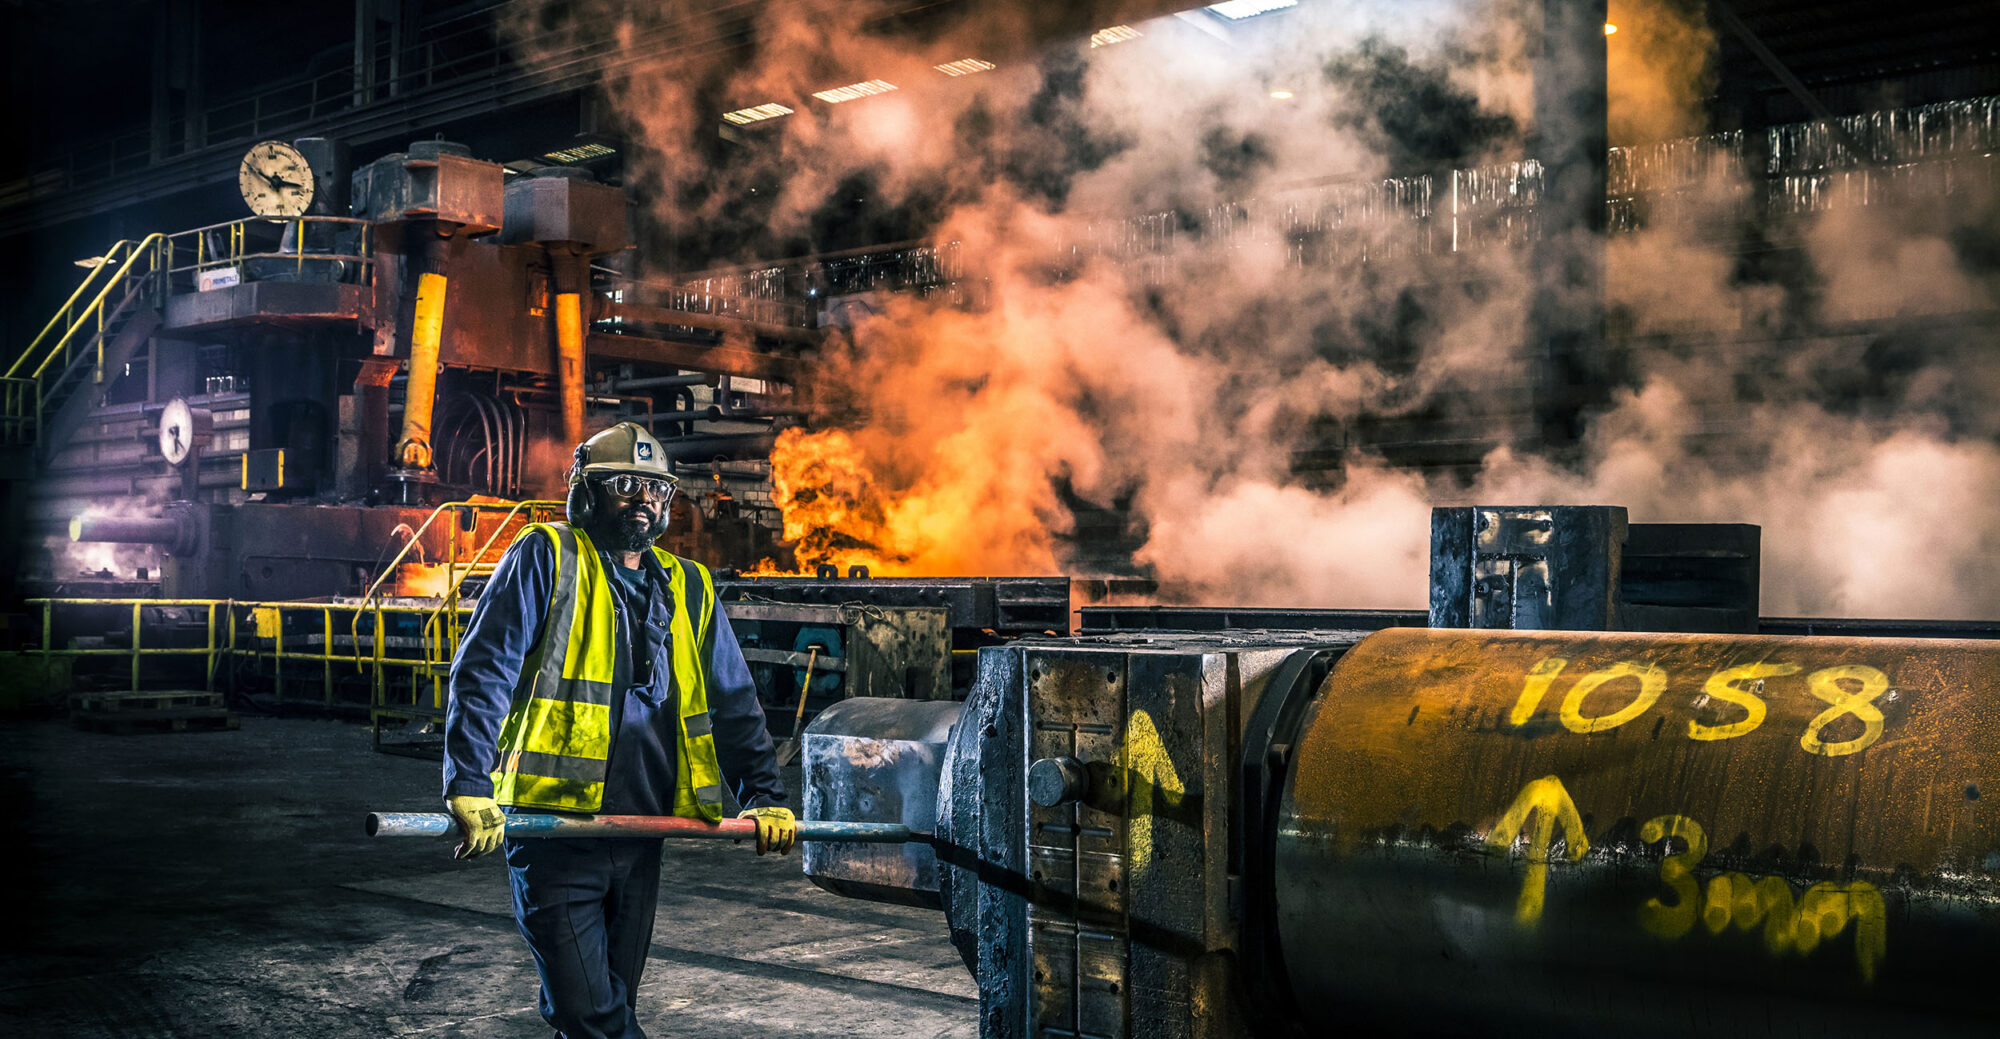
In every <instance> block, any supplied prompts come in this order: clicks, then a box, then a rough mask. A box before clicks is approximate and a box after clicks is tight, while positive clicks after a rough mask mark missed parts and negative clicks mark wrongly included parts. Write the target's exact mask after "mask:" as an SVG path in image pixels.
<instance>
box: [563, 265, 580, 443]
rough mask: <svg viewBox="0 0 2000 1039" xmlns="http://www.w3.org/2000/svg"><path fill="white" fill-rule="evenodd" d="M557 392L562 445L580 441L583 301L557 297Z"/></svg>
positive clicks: (573, 295) (575, 295)
mask: <svg viewBox="0 0 2000 1039" xmlns="http://www.w3.org/2000/svg"><path fill="white" fill-rule="evenodd" d="M556 390H557V392H558V393H559V394H560V395H561V397H562V436H563V443H565V444H580V443H582V442H583V298H582V296H581V295H580V294H579V293H575V292H558V293H557V294H556Z"/></svg>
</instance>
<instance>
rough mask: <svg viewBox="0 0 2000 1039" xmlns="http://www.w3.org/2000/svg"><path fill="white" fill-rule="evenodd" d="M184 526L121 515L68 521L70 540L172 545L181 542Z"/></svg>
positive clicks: (170, 521) (171, 521)
mask: <svg viewBox="0 0 2000 1039" xmlns="http://www.w3.org/2000/svg"><path fill="white" fill-rule="evenodd" d="M180 536H181V525H180V524H179V523H178V522H176V521H174V520H171V519H167V518H165V517H162V518H160V519H146V518H137V519H134V518H126V517H119V516H78V517H77V518H75V519H73V520H70V521H69V539H70V540H71V541H125V542H138V543H145V544H152V545H171V544H173V543H174V542H175V541H177V540H179V539H180Z"/></svg>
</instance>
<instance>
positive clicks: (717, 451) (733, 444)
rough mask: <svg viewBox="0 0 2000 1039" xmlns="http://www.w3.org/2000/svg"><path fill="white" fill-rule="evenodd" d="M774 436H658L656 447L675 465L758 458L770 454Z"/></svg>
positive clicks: (742, 434) (773, 434)
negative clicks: (724, 459) (661, 448)
mask: <svg viewBox="0 0 2000 1039" xmlns="http://www.w3.org/2000/svg"><path fill="white" fill-rule="evenodd" d="M777 440H778V435H777V434H776V433H716V434H709V435H704V434H699V433H697V434H695V435H693V436H685V437H661V438H660V446H661V447H663V448H665V449H666V451H667V454H668V456H670V457H671V458H673V460H674V461H675V462H695V461H706V460H708V459H712V458H730V459H742V458H762V457H764V456H766V455H768V454H770V453H771V447H772V445H774V444H776V443H777Z"/></svg>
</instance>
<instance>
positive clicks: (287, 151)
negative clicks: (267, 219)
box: [236, 141, 313, 217]
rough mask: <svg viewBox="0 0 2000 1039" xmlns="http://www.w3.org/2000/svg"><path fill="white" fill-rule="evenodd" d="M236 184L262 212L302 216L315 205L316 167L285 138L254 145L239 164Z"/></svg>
mask: <svg viewBox="0 0 2000 1039" xmlns="http://www.w3.org/2000/svg"><path fill="white" fill-rule="evenodd" d="M236 186H237V187H238V188H239V189H241V190H242V192H243V201H244V202H245V203H247V204H248V205H249V206H250V211H251V212H252V213H255V214H257V215H258V216H275V217H286V216H299V215H300V214H302V213H304V212H305V211H306V207H307V206H309V205H312V199H313V173H312V167H311V166H309V165H307V164H306V158H305V156H303V155H300V154H299V150H298V149H297V148H294V147H292V146H291V145H289V144H286V143H285V142H283V141H264V142H262V143H260V144H257V145H254V146H252V147H251V149H250V153H249V154H247V155H245V156H243V164H242V165H241V166H239V167H237V170H236Z"/></svg>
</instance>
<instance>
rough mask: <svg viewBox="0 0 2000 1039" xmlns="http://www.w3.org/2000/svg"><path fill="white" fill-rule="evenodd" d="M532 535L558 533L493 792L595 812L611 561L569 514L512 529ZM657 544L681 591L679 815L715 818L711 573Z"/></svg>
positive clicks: (600, 794)
mask: <svg viewBox="0 0 2000 1039" xmlns="http://www.w3.org/2000/svg"><path fill="white" fill-rule="evenodd" d="M531 537H546V538H548V539H549V540H550V541H551V542H553V543H554V545H555V550H556V551H555V556H556V572H555V581H554V582H553V585H552V587H551V588H550V591H549V609H548V614H547V616H546V617H545V619H544V620H543V622H542V635H541V639H540V641H539V642H537V643H536V645H535V648H534V649H533V650H531V651H529V653H528V656H527V658H526V659H525V660H524V661H523V662H522V664H521V677H520V679H519V680H518V681H517V682H516V683H515V685H514V699H513V706H512V707H511V708H509V709H508V711H507V720H506V721H504V722H502V723H501V726H500V767H499V769H498V770H496V771H495V772H494V773H493V799H494V800H495V801H498V802H499V803H501V804H503V805H512V806H514V807H516V808H539V809H546V810H549V811H556V812H585V813H594V812H596V811H598V810H599V809H600V808H602V807H603V805H604V775H605V771H606V768H607V767H608V763H609V761H610V758H611V700H612V696H611V694H612V689H613V683H614V680H615V677H614V673H613V672H614V668H615V667H616V663H617V655H618V654H617V637H618V621H617V612H616V609H615V607H614V603H613V600H612V592H611V587H610V585H609V584H608V583H607V581H606V578H607V575H606V574H605V572H604V564H603V562H602V561H600V560H599V558H598V555H597V549H596V547H595V546H593V545H592V544H591V543H590V538H589V537H588V536H586V535H585V534H584V532H583V531H581V530H577V529H576V528H574V527H572V526H570V525H569V524H567V523H532V524H529V525H528V526H527V527H525V528H523V529H522V531H521V533H520V535H519V536H518V537H516V538H515V539H514V540H515V541H516V543H518V542H519V541H520V540H521V539H523V538H531ZM653 554H654V556H655V557H656V558H657V559H658V560H659V563H660V566H661V567H662V568H663V569H664V570H665V571H666V574H667V582H668V587H669V588H672V589H673V590H674V615H673V620H672V622H671V625H672V626H671V628H670V629H669V630H670V631H671V632H672V636H673V683H674V693H675V695H676V699H677V700H678V704H679V711H678V714H679V717H680V753H679V755H678V756H677V760H678V769H677V775H676V785H675V788H674V814H675V815H677V816H681V817H684V818H689V819H707V820H709V821H711V822H713V821H715V820H718V819H720V818H722V766H721V765H720V764H719V763H718V761H717V760H716V756H715V736H714V730H713V727H712V726H711V725H710V722H709V716H708V676H707V674H706V673H705V671H704V669H703V667H702V663H701V651H702V649H703V647H705V646H707V645H708V639H709V636H710V626H711V623H712V622H713V621H714V619H715V578H714V577H712V576H710V575H709V572H708V568H707V567H704V566H702V565H701V564H700V563H697V562H695V561H693V560H691V559H682V558H680V557H679V556H676V555H672V554H670V553H668V552H665V551H663V550H661V549H659V548H655V549H653ZM690 607H692V609H690ZM632 652H634V653H643V652H646V647H645V646H644V645H636V646H633V647H632Z"/></svg>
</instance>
